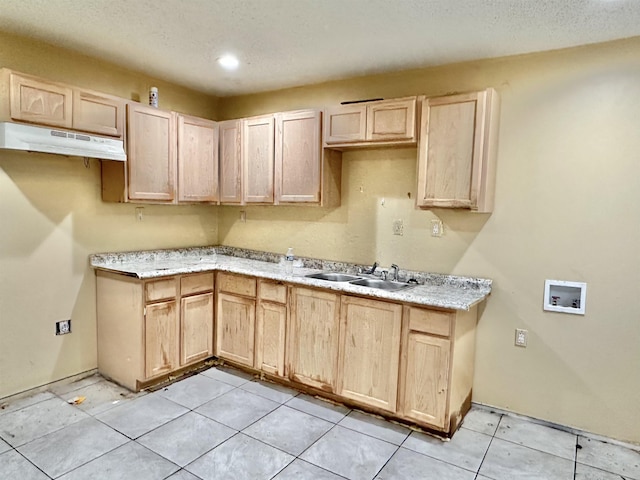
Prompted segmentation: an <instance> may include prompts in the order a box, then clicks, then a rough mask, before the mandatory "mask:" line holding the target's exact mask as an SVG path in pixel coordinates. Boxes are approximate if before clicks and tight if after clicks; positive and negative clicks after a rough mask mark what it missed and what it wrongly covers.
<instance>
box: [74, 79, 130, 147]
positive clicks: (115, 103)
mask: <svg viewBox="0 0 640 480" xmlns="http://www.w3.org/2000/svg"><path fill="white" fill-rule="evenodd" d="M73 128H74V129H75V130H83V131H85V132H91V133H97V134H100V135H109V136H111V137H122V134H123V130H124V101H123V100H122V99H120V98H117V97H109V96H107V95H100V94H96V93H92V92H88V91H84V90H74V91H73Z"/></svg>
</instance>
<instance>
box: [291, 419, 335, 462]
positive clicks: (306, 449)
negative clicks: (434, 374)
mask: <svg viewBox="0 0 640 480" xmlns="http://www.w3.org/2000/svg"><path fill="white" fill-rule="evenodd" d="M337 426H338V424H337V423H334V424H332V425H331V428H330V429H329V430H327V431H326V432H324V433H323V434H322V435H320V436H319V437H318V438H316V440H315V441H314V442H312V443H311V444H310V445H309V446H308V447H307V448H305V449H304V450H303V451H301V452H300V453H299V454H298V455H296V458H300V460H302V461H304V462H307V463H310V464H311V465H315V466H316V467H320V468H323V469H324V470H327V469H326V468H324V467H321V466H320V465H316V464H315V463H313V462H312V461H310V460H305V459H304V458H301V457H302V455H303V454H304V453H305V452H308V451H309V450H310V449H311V448H313V446H314V445H315V444H316V443H318V442H319V441H320V440H322V438H324V437H325V435H328V434H329V432H330V431H331V430H333V429H334V428H336V427H337ZM328 471H329V472H331V473H335V472H332V471H331V470H328Z"/></svg>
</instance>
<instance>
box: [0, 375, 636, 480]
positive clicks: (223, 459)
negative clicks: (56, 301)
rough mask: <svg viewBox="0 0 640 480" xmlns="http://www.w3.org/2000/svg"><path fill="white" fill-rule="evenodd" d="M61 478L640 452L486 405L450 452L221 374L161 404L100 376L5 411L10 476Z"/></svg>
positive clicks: (351, 471) (1, 436)
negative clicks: (78, 399) (72, 401)
mask: <svg viewBox="0 0 640 480" xmlns="http://www.w3.org/2000/svg"><path fill="white" fill-rule="evenodd" d="M77 396H84V397H86V400H85V401H84V402H83V403H82V404H80V405H77V406H75V405H73V406H72V405H70V404H69V403H67V401H68V400H70V399H73V398H74V397H77ZM57 478H60V479H63V480H86V479H91V480H101V479H105V480H127V479H132V480H163V479H172V480H198V479H201V480H214V479H215V480H224V479H233V480H245V479H246V480H262V479H264V480H268V479H274V480H307V479H313V480H336V479H344V478H347V479H352V480H372V479H378V480H399V479H434V480H474V479H477V480H517V479H528V480H531V479H545V480H565V479H566V480H570V479H571V480H572V479H576V480H614V479H616V480H620V479H627V480H640V453H638V452H637V451H635V450H632V449H628V448H623V447H620V446H616V445H613V444H610V443H604V442H601V441H597V440H593V439H590V438H587V437H582V436H576V435H573V434H570V433H567V432H563V431H560V430H556V429H553V428H550V427H546V426H541V425H538V424H535V423H532V422H529V421H525V420H522V419H520V418H515V417H510V416H502V415H499V414H497V413H492V412H490V411H488V410H485V409H479V408H474V409H473V410H472V411H471V412H469V414H468V415H467V417H466V418H465V421H464V423H463V425H462V427H461V428H460V430H459V431H458V432H457V433H456V434H455V435H454V437H453V439H452V440H451V441H449V442H442V441H440V440H438V439H436V438H433V437H431V436H428V435H425V434H422V433H418V432H415V431H411V430H409V429H407V428H405V427H402V426H399V425H396V424H393V423H390V422H386V421H384V420H380V419H378V418H375V417H372V416H369V415H365V414H363V413H361V412H358V411H353V410H350V409H348V408H346V407H343V406H336V405H332V404H330V403H327V402H324V401H321V400H318V399H315V398H313V397H309V396H307V395H304V394H299V393H298V392H296V391H294V390H290V389H288V388H285V387H282V386H279V385H272V384H269V383H264V382H259V381H256V380H254V379H252V377H251V376H249V375H247V374H245V373H241V372H238V371H235V370H231V369H221V368H212V369H209V370H206V371H204V372H202V373H200V374H197V375H194V376H191V377H189V378H187V379H184V380H182V381H179V382H176V383H174V384H172V385H170V386H169V387H166V388H163V389H161V390H158V391H156V392H153V393H145V392H142V393H139V394H133V393H131V392H128V391H127V390H124V389H122V388H120V387H118V386H116V385H114V384H113V383H110V382H108V381H106V380H104V379H103V378H101V377H100V376H99V375H94V376H92V377H89V378H85V379H82V380H80V381H78V382H75V383H72V384H68V385H64V386H61V387H60V386H59V387H57V388H52V389H51V391H49V392H44V393H39V394H35V395H32V396H30V397H27V398H23V399H20V400H16V401H13V402H11V403H6V402H5V403H3V402H2V401H0V479H3V480H4V479H19V480H32V479H33V480H40V479H44V480H46V479H57Z"/></svg>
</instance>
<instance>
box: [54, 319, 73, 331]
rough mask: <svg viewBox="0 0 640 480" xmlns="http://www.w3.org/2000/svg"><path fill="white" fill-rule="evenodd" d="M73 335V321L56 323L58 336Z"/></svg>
mask: <svg viewBox="0 0 640 480" xmlns="http://www.w3.org/2000/svg"><path fill="white" fill-rule="evenodd" d="M67 333H71V319H69V320H60V321H59V322H56V335H66V334H67Z"/></svg>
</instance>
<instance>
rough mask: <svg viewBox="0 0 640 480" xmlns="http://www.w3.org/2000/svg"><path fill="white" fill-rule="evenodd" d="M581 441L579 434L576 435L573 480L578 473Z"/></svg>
mask: <svg viewBox="0 0 640 480" xmlns="http://www.w3.org/2000/svg"><path fill="white" fill-rule="evenodd" d="M579 441H580V439H579V438H578V435H576V445H575V448H574V454H573V480H576V475H577V474H578V472H577V470H578V446H579V445H580V443H578V442H579ZM581 448H582V447H581Z"/></svg>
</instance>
